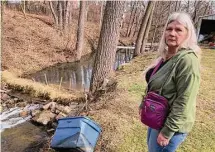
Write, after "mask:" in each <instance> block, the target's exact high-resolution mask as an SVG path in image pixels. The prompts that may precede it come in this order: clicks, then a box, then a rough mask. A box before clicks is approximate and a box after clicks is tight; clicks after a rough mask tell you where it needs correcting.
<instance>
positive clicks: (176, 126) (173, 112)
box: [148, 49, 200, 139]
mask: <svg viewBox="0 0 215 152" xmlns="http://www.w3.org/2000/svg"><path fill="white" fill-rule="evenodd" d="M173 65H174V66H173ZM164 82H165V83H164ZM163 83H164V85H163V89H162V93H161V95H162V96H164V97H165V98H167V100H168V104H169V106H170V113H169V115H168V116H167V119H166V121H165V124H164V127H163V128H162V129H161V133H162V134H163V135H164V136H165V137H166V138H169V139H170V138H171V137H172V136H173V135H174V133H175V132H182V133H187V132H189V131H190V130H191V129H192V126H193V124H194V121H195V114H196V97H197V94H198V90H199V85H200V63H199V59H198V58H197V56H196V55H195V53H194V52H193V51H192V50H185V49H181V50H180V51H178V52H177V54H176V55H175V56H173V57H172V58H171V59H170V60H169V61H168V62H167V63H166V64H165V65H164V66H163V67H162V68H161V69H160V70H158V71H157V72H156V73H155V74H154V75H153V76H152V77H151V79H150V80H149V85H150V87H149V88H148V90H149V91H159V89H160V88H161V86H162V84H163Z"/></svg>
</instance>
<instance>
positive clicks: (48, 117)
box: [33, 110, 56, 125]
mask: <svg viewBox="0 0 215 152" xmlns="http://www.w3.org/2000/svg"><path fill="white" fill-rule="evenodd" d="M55 116H56V114H54V113H52V112H50V111H48V110H45V111H42V112H41V113H39V114H37V115H36V117H35V118H33V120H34V121H36V122H38V123H41V124H43V125H47V124H48V123H49V122H51V121H52V120H53V119H54V118H55Z"/></svg>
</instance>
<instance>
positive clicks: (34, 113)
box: [30, 110, 41, 117]
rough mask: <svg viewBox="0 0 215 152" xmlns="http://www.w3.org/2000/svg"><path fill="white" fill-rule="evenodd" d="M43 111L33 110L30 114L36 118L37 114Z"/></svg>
mask: <svg viewBox="0 0 215 152" xmlns="http://www.w3.org/2000/svg"><path fill="white" fill-rule="evenodd" d="M40 112H41V111H40V110H33V111H31V112H30V114H31V116H32V117H34V116H36V115H37V114H39V113H40Z"/></svg>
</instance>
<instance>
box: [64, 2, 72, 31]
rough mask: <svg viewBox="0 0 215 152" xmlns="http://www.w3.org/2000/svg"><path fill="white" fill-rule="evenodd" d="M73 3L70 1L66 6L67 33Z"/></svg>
mask: <svg viewBox="0 0 215 152" xmlns="http://www.w3.org/2000/svg"><path fill="white" fill-rule="evenodd" d="M70 4H71V2H70V1H67V5H66V14H65V24H64V26H65V27H64V29H65V31H67V30H68V26H69V14H70V6H71V5H70Z"/></svg>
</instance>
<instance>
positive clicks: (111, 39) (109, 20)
mask: <svg viewBox="0 0 215 152" xmlns="http://www.w3.org/2000/svg"><path fill="white" fill-rule="evenodd" d="M124 7H125V1H107V3H106V7H105V12H104V18H103V23H102V29H101V33H100V38H99V44H98V49H97V52H96V56H95V62H94V67H93V72H92V78H91V84H90V92H92V93H94V92H96V91H97V90H98V89H99V88H100V87H101V85H102V83H103V81H104V80H105V78H106V79H108V78H110V77H111V76H112V74H113V72H114V69H113V66H114V62H115V55H116V49H117V44H118V40H119V34H120V24H121V22H122V15H123V13H124Z"/></svg>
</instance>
